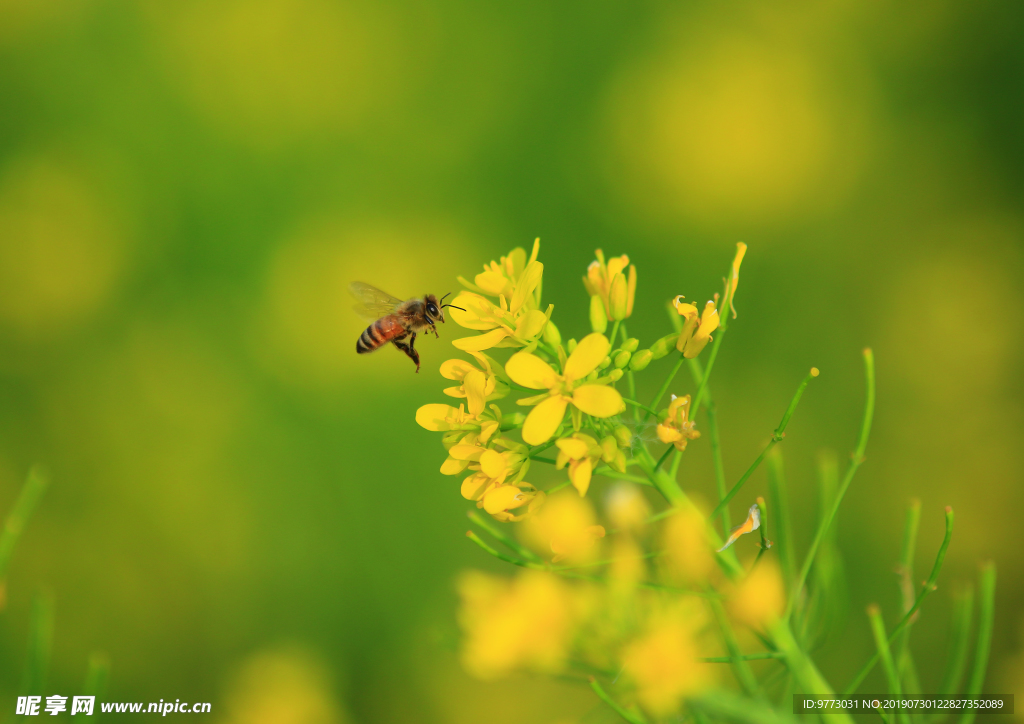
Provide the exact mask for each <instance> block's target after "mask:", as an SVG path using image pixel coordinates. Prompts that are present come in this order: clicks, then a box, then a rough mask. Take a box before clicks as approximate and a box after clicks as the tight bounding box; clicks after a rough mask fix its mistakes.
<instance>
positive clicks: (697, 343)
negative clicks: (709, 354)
mask: <svg viewBox="0 0 1024 724" xmlns="http://www.w3.org/2000/svg"><path fill="white" fill-rule="evenodd" d="M715 296H716V297H717V296H718V295H715ZM682 300H683V297H682V296H678V297H676V298H675V300H674V301H673V302H672V304H673V305H674V306H675V308H676V311H677V312H679V315H680V316H681V317H685V318H686V320H685V321H684V322H683V329H682V331H681V332H680V333H679V338H678V339H677V340H676V349H677V350H679V351H680V352H682V353H683V357H686V358H687V359H693V358H694V357H696V356H697V355H699V354H700V353H701V351H703V349H704V348H705V347H706V346H707V344H708V342H710V341H711V333H712V332H714V331H715V330H716V329H718V323H719V317H718V310H717V309H716V308H715V303H714V302H713V301H708V303H707V304H705V305H704V312H703V313H701V314H700V316H699V317H698V315H697V307H696V306H695V305H693V304H689V303H687V302H684V301H682Z"/></svg>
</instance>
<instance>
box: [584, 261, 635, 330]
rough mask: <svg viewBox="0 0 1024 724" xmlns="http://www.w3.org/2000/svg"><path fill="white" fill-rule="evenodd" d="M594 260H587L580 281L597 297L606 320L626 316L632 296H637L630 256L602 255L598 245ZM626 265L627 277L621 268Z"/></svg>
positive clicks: (628, 312) (631, 310)
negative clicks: (606, 258) (607, 258)
mask: <svg viewBox="0 0 1024 724" xmlns="http://www.w3.org/2000/svg"><path fill="white" fill-rule="evenodd" d="M594 256H596V257H597V260H596V261H592V262H590V266H588V267H587V275H586V276H585V277H583V285H584V286H585V287H586V288H587V293H588V294H590V296H591V297H598V298H599V299H600V300H601V304H602V306H603V307H604V312H605V315H606V316H607V317H608V319H609V320H611V321H615V320H621V319H626V318H627V317H629V316H630V315H632V314H633V298H634V297H635V296H636V266H635V265H630V263H629V257H628V256H626V255H625V254H623V255H622V256H616V257H612V258H611V259H609V260H608V261H607V262H606V261H605V258H604V252H602V251H601V250H600V249H596V250H595V251H594ZM627 266H628V267H629V276H628V277H627V276H626V274H625V273H624V271H623V270H625V269H626V267H627Z"/></svg>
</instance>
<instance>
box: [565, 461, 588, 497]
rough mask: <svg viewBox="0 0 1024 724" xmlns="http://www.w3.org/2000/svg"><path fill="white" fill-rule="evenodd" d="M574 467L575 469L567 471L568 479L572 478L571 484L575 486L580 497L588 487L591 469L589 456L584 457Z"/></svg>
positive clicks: (585, 492)
mask: <svg viewBox="0 0 1024 724" xmlns="http://www.w3.org/2000/svg"><path fill="white" fill-rule="evenodd" d="M574 467H575V470H570V471H569V479H570V480H572V486H573V487H574V488H576V490H577V491H578V492H579V494H580V497H581V498H582V497H583V496H584V495H586V494H587V490H588V489H589V488H590V474H591V471H592V468H591V465H590V458H584V459H583V460H582V461H581V462H579V463H577V464H576V465H575V466H574Z"/></svg>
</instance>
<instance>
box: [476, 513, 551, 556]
mask: <svg viewBox="0 0 1024 724" xmlns="http://www.w3.org/2000/svg"><path fill="white" fill-rule="evenodd" d="M466 516H467V517H468V518H469V519H470V521H472V522H473V524H474V525H476V526H477V527H478V528H481V529H482V530H484V531H486V532H487V533H489V534H490V535H491V537H492V538H494V539H495V540H496V541H498V542H499V543H501V544H503V545H504V546H505V547H506V548H508V549H509V550H511V551H512V552H513V553H518V554H519V555H520V556H522V557H523V558H525V559H526V560H528V561H533V562H534V563H540V562H542V560H543V559H542V558H541V557H540V556H538V555H537V554H536V553H534V552H533V551H531V550H530V549H529V548H526V547H525V546H522V545H520V544H519V543H517V542H516V541H514V540H512V539H511V538H509V537H508V536H506V535H505V534H504V533H502V532H501V531H500V530H499V529H498V528H497V526H495V525H494V524H493V523H492V522H491V521H489V520H487V519H486V518H484V517H483V516H482V515H480V514H479V513H478V512H477V511H475V510H470V511H468V512H467V513H466Z"/></svg>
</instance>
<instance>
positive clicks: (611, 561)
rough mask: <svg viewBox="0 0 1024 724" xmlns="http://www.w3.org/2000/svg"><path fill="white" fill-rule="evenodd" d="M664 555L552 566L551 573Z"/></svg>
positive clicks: (656, 554) (662, 553)
mask: <svg viewBox="0 0 1024 724" xmlns="http://www.w3.org/2000/svg"><path fill="white" fill-rule="evenodd" d="M663 555H665V553H664V551H655V552H654V553H644V554H643V555H641V556H618V557H617V558H606V559H605V560H603V561H594V562H592V563H581V564H580V565H578V566H554V567H552V569H551V570H552V571H555V572H558V571H572V570H576V569H578V568H597V567H598V566H606V565H608V564H610V563H617V562H618V561H644V560H647V559H649V558H657V557H659V556H663Z"/></svg>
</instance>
